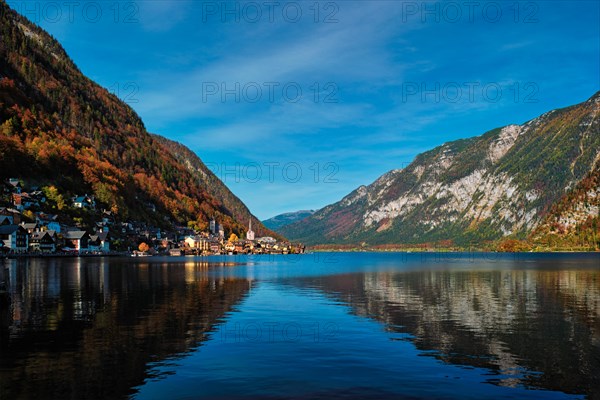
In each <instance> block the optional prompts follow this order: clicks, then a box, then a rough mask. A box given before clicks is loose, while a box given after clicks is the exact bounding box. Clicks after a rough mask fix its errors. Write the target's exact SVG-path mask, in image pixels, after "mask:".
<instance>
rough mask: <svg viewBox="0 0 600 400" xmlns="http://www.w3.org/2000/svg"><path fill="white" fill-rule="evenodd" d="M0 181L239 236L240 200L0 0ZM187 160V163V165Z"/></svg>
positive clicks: (244, 216) (243, 217)
mask: <svg viewBox="0 0 600 400" xmlns="http://www.w3.org/2000/svg"><path fill="white" fill-rule="evenodd" d="M0 38H1V40H0V55H1V56H0V179H2V180H4V179H6V178H9V177H15V178H20V179H22V180H24V181H25V182H26V183H27V184H29V185H37V186H50V185H51V186H54V187H55V188H56V189H57V190H58V195H57V196H60V197H63V198H67V197H68V196H73V195H75V194H83V193H88V194H90V195H92V194H93V195H95V197H96V202H97V203H99V204H100V206H101V207H104V208H107V209H111V210H113V211H114V212H115V214H116V215H117V217H118V218H119V219H121V220H126V219H131V220H138V221H145V222H148V223H152V224H155V225H158V226H165V225H171V224H172V223H176V224H183V225H185V224H187V223H188V222H192V224H195V225H196V226H198V227H200V228H204V227H205V225H206V224H207V221H208V220H209V218H211V217H215V218H216V219H217V220H218V222H220V223H221V224H222V225H223V226H224V227H225V231H226V232H227V233H229V232H235V233H237V234H241V233H243V232H244V231H245V230H246V229H247V228H246V227H247V226H248V220H249V218H252V219H253V222H254V223H253V226H254V227H255V230H256V231H258V232H260V233H264V234H268V233H271V232H270V231H268V230H267V229H266V228H264V227H263V226H262V225H261V224H260V222H259V221H258V220H257V219H256V218H254V217H252V216H251V214H250V212H249V211H248V209H247V208H246V207H245V206H244V204H243V203H242V202H241V201H240V200H239V199H238V198H237V197H235V196H234V195H233V194H232V193H231V192H230V191H229V190H227V188H226V187H225V186H224V185H223V184H222V183H221V182H220V181H219V180H218V179H217V177H216V176H214V175H213V174H212V173H211V172H210V171H209V170H208V169H207V168H206V167H205V166H204V165H203V164H202V162H201V161H200V160H199V159H198V158H197V157H196V156H195V155H193V153H192V152H191V151H189V150H188V149H186V148H185V147H184V146H182V145H178V144H174V143H172V142H170V141H168V140H166V139H164V138H160V137H158V136H153V135H150V134H149V133H148V132H147V131H146V129H145V127H144V124H143V122H142V120H141V119H140V118H139V116H138V115H137V114H136V113H135V111H134V110H133V109H132V108H130V107H129V106H128V105H126V104H125V103H123V102H122V101H121V100H119V99H118V98H117V97H116V96H114V95H112V94H111V93H109V92H108V91H107V90H106V89H104V88H102V87H100V86H99V85H97V84H96V83H94V82H93V81H91V80H90V79H89V78H87V77H85V76H84V75H83V74H82V73H81V71H80V70H79V69H78V68H77V66H76V65H75V64H74V63H73V61H72V60H71V59H70V58H69V57H68V55H67V54H66V53H65V51H64V50H63V48H62V47H61V46H60V44H59V43H58V42H57V41H56V40H55V39H53V38H52V37H51V36H50V35H49V34H47V33H46V32H45V31H43V30H42V29H41V28H39V27H38V26H36V25H34V24H32V23H31V22H29V21H28V20H27V19H25V18H24V17H22V16H20V15H19V14H17V13H16V12H14V11H13V10H11V9H10V8H9V7H8V5H7V4H6V3H5V2H4V1H3V0H0ZM188 161H189V162H188Z"/></svg>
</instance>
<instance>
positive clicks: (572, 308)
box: [290, 269, 600, 398]
mask: <svg viewBox="0 0 600 400" xmlns="http://www.w3.org/2000/svg"><path fill="white" fill-rule="evenodd" d="M290 283H291V284H293V285H296V286H303V287H307V286H308V287H311V288H315V289H319V290H322V291H324V292H326V293H327V294H328V295H329V296H331V297H333V298H335V299H336V300H337V301H342V302H344V303H346V304H348V305H350V306H351V308H352V310H353V312H354V313H355V314H356V315H359V316H363V317H368V318H372V319H375V320H378V321H381V322H383V323H384V324H385V326H386V329H388V330H389V331H390V332H393V333H399V334H400V335H398V340H409V341H411V342H413V343H414V344H415V345H416V346H417V348H418V349H419V350H421V351H422V354H426V355H430V356H434V357H436V358H437V359H439V360H442V361H444V362H446V363H451V364H457V365H463V366H468V367H482V368H487V369H489V370H490V371H492V375H491V376H490V377H489V379H488V382H490V383H494V384H497V385H501V386H511V387H513V386H525V387H531V388H544V389H550V390H559V391H564V392H567V393H574V394H588V395H590V396H591V398H595V397H594V396H600V375H599V374H598V371H600V272H599V271H598V270H595V269H584V270H545V269H541V270H539V269H528V270H500V271H489V270H483V271H452V270H434V271H432V270H425V271H410V272H401V273H400V272H368V273H365V274H348V275H340V276H324V277H316V278H303V279H294V280H291V281H290ZM406 334H408V335H406Z"/></svg>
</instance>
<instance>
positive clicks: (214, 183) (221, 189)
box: [152, 135, 282, 238]
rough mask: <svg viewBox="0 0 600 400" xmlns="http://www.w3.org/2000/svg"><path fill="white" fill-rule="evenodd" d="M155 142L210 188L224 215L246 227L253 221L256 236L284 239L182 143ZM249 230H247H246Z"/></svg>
mask: <svg viewBox="0 0 600 400" xmlns="http://www.w3.org/2000/svg"><path fill="white" fill-rule="evenodd" d="M152 136H153V138H154V140H156V141H157V142H158V143H160V144H161V145H162V146H163V147H164V148H165V149H166V150H168V151H169V153H170V154H172V155H173V157H175V158H176V159H177V160H178V161H179V162H180V163H181V164H183V165H184V166H185V167H186V168H187V169H188V170H189V171H190V172H191V173H192V175H193V176H194V179H195V181H196V182H197V183H198V185H200V186H201V187H205V188H208V189H207V190H209V192H210V194H211V195H212V196H213V197H215V198H217V199H219V200H220V201H221V202H222V206H221V207H222V209H221V210H220V211H221V212H222V213H224V214H227V215H231V216H232V217H233V218H234V219H235V220H236V221H240V222H241V223H242V224H244V225H245V227H247V226H248V222H249V220H250V219H252V230H253V231H254V232H255V234H256V236H257V237H258V236H273V237H276V238H282V236H281V235H279V234H277V233H275V232H273V231H272V230H270V228H269V227H266V228H265V226H263V224H262V223H261V222H260V221H259V220H258V218H256V217H255V216H253V215H252V213H250V210H248V207H246V205H245V204H244V203H243V202H242V201H241V200H240V199H239V198H238V197H237V196H236V195H234V194H233V193H232V192H231V191H230V190H229V189H228V188H227V186H225V184H224V183H223V182H222V181H221V180H220V179H219V178H217V176H216V175H215V174H214V173H213V172H212V171H211V170H210V169H209V168H208V167H207V166H206V165H204V163H203V162H202V160H200V158H199V157H198V156H197V155H196V154H195V153H194V152H193V151H191V150H190V149H188V148H187V147H185V146H184V145H182V144H181V143H178V142H175V141H172V140H169V139H167V138H164V137H162V136H158V135H152ZM245 229H247V228H245Z"/></svg>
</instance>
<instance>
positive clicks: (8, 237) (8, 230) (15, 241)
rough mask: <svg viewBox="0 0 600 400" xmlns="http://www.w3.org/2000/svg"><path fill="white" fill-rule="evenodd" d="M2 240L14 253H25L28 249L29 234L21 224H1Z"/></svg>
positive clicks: (0, 234) (0, 236)
mask: <svg viewBox="0 0 600 400" xmlns="http://www.w3.org/2000/svg"><path fill="white" fill-rule="evenodd" d="M0 242H2V244H3V245H4V247H6V248H8V249H9V250H10V251H11V252H12V253H25V252H27V250H28V245H29V241H28V235H27V231H26V230H25V228H23V227H22V226H21V225H14V224H12V225H2V226H0Z"/></svg>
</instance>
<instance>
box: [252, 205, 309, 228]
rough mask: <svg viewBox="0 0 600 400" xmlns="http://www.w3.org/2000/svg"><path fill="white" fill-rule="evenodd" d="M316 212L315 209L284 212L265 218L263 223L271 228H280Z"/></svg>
mask: <svg viewBox="0 0 600 400" xmlns="http://www.w3.org/2000/svg"><path fill="white" fill-rule="evenodd" d="M314 213H315V210H300V211H294V212H288V213H283V214H279V215H276V216H274V217H273V218H269V219H267V220H264V221H263V222H262V223H263V225H264V226H266V227H267V228H269V229H273V230H278V229H281V228H282V227H284V226H286V225H289V224H293V223H294V222H298V221H301V220H303V219H304V218H306V217H309V216H311V215H313V214H314Z"/></svg>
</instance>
